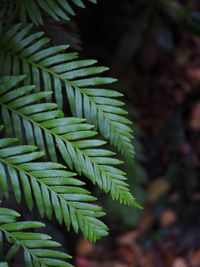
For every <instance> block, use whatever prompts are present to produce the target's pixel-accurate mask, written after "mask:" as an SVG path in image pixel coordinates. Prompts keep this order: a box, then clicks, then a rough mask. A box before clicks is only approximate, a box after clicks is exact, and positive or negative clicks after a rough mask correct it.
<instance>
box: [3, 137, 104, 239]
mask: <svg viewBox="0 0 200 267" xmlns="http://www.w3.org/2000/svg"><path fill="white" fill-rule="evenodd" d="M15 141H16V139H14V138H3V139H0V189H1V190H2V192H3V194H4V195H5V197H6V198H8V196H9V190H8V178H7V175H6V173H8V176H9V180H10V184H11V186H12V189H13V192H14V195H15V198H16V200H17V202H18V203H20V202H21V190H22V189H23V192H24V196H25V199H26V203H27V206H28V208H29V210H30V211H31V210H32V209H33V204H34V201H35V202H36V205H37V208H38V210H39V213H40V215H41V216H42V217H43V216H44V214H46V215H47V217H48V218H49V219H51V217H52V214H53V212H54V214H55V217H56V219H57V220H58V222H59V223H60V224H62V223H63V221H64V223H65V224H66V226H67V228H68V230H69V228H70V226H71V225H72V227H73V229H74V231H75V232H78V230H79V228H80V230H81V231H82V232H83V234H84V237H85V238H89V239H90V240H91V241H96V240H97V239H99V238H100V237H102V236H105V235H107V227H106V225H105V224H104V223H103V222H101V221H100V220H99V219H97V217H100V216H102V215H104V213H103V212H102V211H101V207H99V206H97V205H94V204H91V203H88V202H91V201H94V200H96V198H94V197H93V196H91V195H90V192H89V191H87V190H85V189H83V188H82V187H80V186H81V185H84V183H83V182H82V181H80V180H78V179H76V178H74V176H75V174H74V173H72V172H69V171H66V170H65V169H64V168H65V167H64V166H63V165H61V164H58V163H53V162H33V161H34V160H36V159H39V158H41V157H42V156H44V153H43V152H38V151H36V149H37V147H35V146H30V145H26V146H12V147H10V146H9V147H7V146H8V145H10V144H12V143H14V142H15ZM21 188H22V189H21Z"/></svg>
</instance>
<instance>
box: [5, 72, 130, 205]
mask: <svg viewBox="0 0 200 267" xmlns="http://www.w3.org/2000/svg"><path fill="white" fill-rule="evenodd" d="M22 79H24V76H18V77H17V76H15V77H12V76H7V77H3V78H2V79H0V92H1V93H0V94H1V96H0V105H1V113H2V118H3V121H4V124H5V128H6V131H7V133H8V135H10V136H16V137H17V138H19V140H20V141H21V143H23V136H22V133H23V130H22V128H24V129H25V134H26V139H27V143H28V144H30V145H35V142H36V144H37V145H38V146H39V147H40V149H41V150H43V151H47V152H48V153H49V155H50V158H51V160H52V161H57V156H56V146H57V147H58V150H59V152H60V154H61V156H62V158H63V160H64V161H65V162H66V164H67V165H68V166H69V167H70V168H71V169H73V168H75V169H76V171H77V172H78V173H79V175H81V174H82V173H83V174H84V175H85V176H86V177H88V178H89V179H91V180H92V182H93V183H94V184H95V183H97V184H98V185H99V187H100V188H102V189H103V190H104V191H105V192H109V191H110V192H111V195H112V198H113V199H119V200H120V202H124V203H125V204H128V205H133V206H134V205H135V200H134V198H133V197H132V196H131V194H130V192H129V190H128V188H127V186H128V185H127V184H126V183H125V182H124V181H125V180H126V177H125V176H124V173H123V172H122V171H120V170H119V169H117V168H115V167H113V166H112V165H117V164H120V163H121V161H119V160H118V159H115V158H111V157H110V156H112V155H113V154H114V153H113V152H111V151H109V150H106V149H99V148H98V147H99V146H101V145H103V144H105V141H102V140H98V139H88V138H89V137H93V136H95V135H96V134H97V132H95V131H92V130H90V129H91V128H92V127H93V126H92V125H89V124H86V123H84V121H85V120H84V119H80V118H63V113H62V111H60V110H58V109H57V105H56V104H53V103H43V104H39V103H38V104H33V105H32V103H34V102H35V101H39V100H40V99H43V98H45V97H46V96H48V95H50V94H51V92H49V91H44V92H36V93H31V91H32V90H33V89H34V86H23V87H20V88H16V89H14V90H13V88H12V87H11V85H12V86H14V85H15V84H16V83H19V82H20V81H21V80H22ZM27 94H28V95H27ZM12 125H13V129H12ZM45 143H46V145H45Z"/></svg>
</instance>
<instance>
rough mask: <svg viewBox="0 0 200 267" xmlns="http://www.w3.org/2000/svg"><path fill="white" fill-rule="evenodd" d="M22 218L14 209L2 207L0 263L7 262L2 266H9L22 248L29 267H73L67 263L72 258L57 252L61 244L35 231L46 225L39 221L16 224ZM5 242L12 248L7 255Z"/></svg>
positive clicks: (0, 216)
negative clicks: (8, 263) (17, 219)
mask: <svg viewBox="0 0 200 267" xmlns="http://www.w3.org/2000/svg"><path fill="white" fill-rule="evenodd" d="M20 216H21V215H20V214H19V213H18V212H16V211H14V210H12V209H7V208H1V207H0V251H1V255H0V261H1V260H4V261H5V262H4V263H3V264H4V265H3V264H2V265H1V266H8V265H7V263H6V261H7V262H9V261H10V260H11V259H12V257H13V256H14V255H15V254H16V253H17V252H18V251H19V249H20V248H22V249H23V250H24V262H25V264H26V266H27V267H35V266H38V267H40V266H41V267H45V266H60V267H72V265H71V264H70V263H68V262H66V261H65V259H68V258H71V256H69V255H68V254H66V253H63V252H60V251H58V250H55V248H56V247H60V243H58V242H55V241H52V240H51V236H49V235H46V234H41V233H38V232H34V231H33V230H35V229H36V228H40V227H45V224H43V223H40V222H37V221H17V222H16V218H18V217H20ZM27 230H28V231H27ZM3 240H5V241H7V242H8V243H9V244H10V248H9V250H8V251H6V253H4V244H3ZM50 248H53V249H50ZM4 254H5V255H4ZM58 258H60V259H58Z"/></svg>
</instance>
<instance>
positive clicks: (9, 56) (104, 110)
mask: <svg viewBox="0 0 200 267" xmlns="http://www.w3.org/2000/svg"><path fill="white" fill-rule="evenodd" d="M30 27H31V26H30V25H29V26H27V27H26V28H22V27H21V25H20V24H18V25H16V26H14V27H13V28H12V29H11V30H9V31H8V32H6V33H4V34H2V36H1V45H0V49H1V51H2V52H1V53H0V56H1V61H2V62H3V64H2V66H3V68H2V72H3V73H4V74H5V75H10V74H13V75H17V74H19V73H20V72H21V71H20V70H23V73H26V74H28V79H27V84H30V80H32V81H33V83H34V84H36V88H35V91H37V90H39V88H40V87H43V88H44V89H45V90H48V89H49V88H51V89H52V90H53V92H54V95H55V99H56V102H57V104H58V106H59V108H60V109H62V106H63V93H64V94H66V95H67V98H68V100H69V105H70V108H71V112H72V114H73V116H77V117H81V118H82V117H85V118H86V119H87V122H88V123H92V124H94V125H95V126H96V127H97V128H99V130H100V132H101V134H102V135H103V136H104V137H105V138H106V139H109V140H110V142H111V144H113V145H114V146H115V147H117V148H118V150H119V151H120V152H121V153H122V154H123V155H125V156H126V157H127V158H129V159H130V158H132V157H133V155H134V148H133V145H132V138H133V136H132V130H131V128H130V127H129V124H131V122H130V121H129V120H128V119H127V118H126V117H125V116H124V115H126V114H127V112H126V111H125V110H124V109H123V108H121V106H123V105H124V103H123V102H122V101H120V100H118V99H116V98H118V97H119V96H121V94H120V93H118V92H117V91H115V90H109V89H105V88H106V85H107V84H110V83H112V82H114V81H115V79H112V78H108V77H101V76H100V77H99V76H98V75H99V74H100V73H102V72H104V71H105V70H107V68H106V67H98V66H94V64H95V63H96V61H95V60H76V59H77V57H78V55H77V53H65V52H64V51H65V50H66V49H67V48H68V46H65V45H61V46H55V47H49V48H44V47H46V44H47V43H48V42H49V40H48V38H45V37H42V33H34V34H31V35H30V34H29V35H28V33H29V31H30ZM90 76H92V77H90ZM99 86H101V88H98V87H99ZM47 99H48V100H50V99H51V97H47Z"/></svg>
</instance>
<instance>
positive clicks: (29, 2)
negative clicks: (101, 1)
mask: <svg viewBox="0 0 200 267" xmlns="http://www.w3.org/2000/svg"><path fill="white" fill-rule="evenodd" d="M88 1H89V2H92V3H96V0H88ZM84 2H86V1H85V0H84V1H83V0H3V1H2V3H1V4H0V7H1V9H2V10H1V16H4V17H5V14H7V16H8V17H9V15H11V14H12V15H15V16H19V17H20V20H21V21H23V22H27V18H29V19H30V20H31V21H33V22H34V23H35V24H36V25H42V24H43V18H42V11H43V12H46V13H47V14H48V15H49V16H50V17H52V18H53V19H54V20H56V21H59V20H60V19H63V20H69V15H72V16H74V15H75V12H74V10H73V7H72V6H73V5H74V6H78V7H81V8H84V7H85V4H84Z"/></svg>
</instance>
